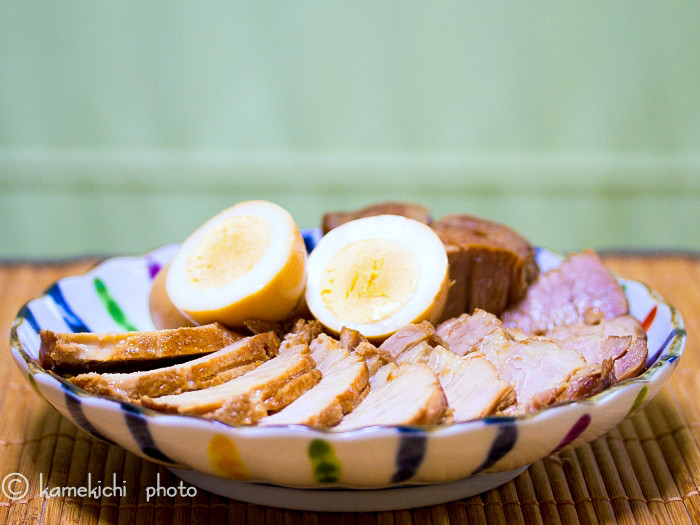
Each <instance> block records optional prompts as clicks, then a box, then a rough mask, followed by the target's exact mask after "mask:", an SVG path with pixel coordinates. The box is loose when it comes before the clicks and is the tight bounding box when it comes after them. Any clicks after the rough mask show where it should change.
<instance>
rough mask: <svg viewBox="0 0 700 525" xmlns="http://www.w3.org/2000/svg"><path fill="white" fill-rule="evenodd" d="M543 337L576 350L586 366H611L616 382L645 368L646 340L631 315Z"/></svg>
mask: <svg viewBox="0 0 700 525" xmlns="http://www.w3.org/2000/svg"><path fill="white" fill-rule="evenodd" d="M546 337H548V338H549V339H552V340H554V341H556V342H557V343H559V344H560V345H561V346H562V347H564V348H568V349H571V350H575V351H577V352H579V353H581V355H583V357H584V358H585V359H586V361H588V362H589V363H598V364H601V365H602V364H603V363H604V362H605V361H606V360H611V361H612V363H613V367H614V371H615V377H616V379H617V381H622V380H623V379H628V378H630V377H635V376H637V375H639V374H640V373H641V372H642V371H643V370H644V368H645V367H646V361H647V355H648V348H647V337H646V334H645V333H644V329H643V328H642V325H641V323H640V322H639V321H638V320H637V319H636V318H635V317H632V316H631V315H621V316H619V317H615V318H614V319H603V320H601V321H600V322H599V323H597V324H585V323H576V324H573V325H567V326H560V327H557V328H555V329H554V330H551V331H549V332H547V334H546Z"/></svg>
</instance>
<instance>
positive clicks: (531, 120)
mask: <svg viewBox="0 0 700 525" xmlns="http://www.w3.org/2000/svg"><path fill="white" fill-rule="evenodd" d="M699 20H700V3H699V2H696V1H693V2H690V1H689V2H586V3H583V2H566V3H546V2H484V3H471V2H466V3H465V2H226V3H216V2H144V3H140V2H108V3H107V2H3V3H2V4H0V258H16V257H20V258H23V257H61V256H71V255H79V254H85V253H89V254H96V253H99V254H115V253H120V254H121V253H124V254H129V253H141V252H143V251H146V250H149V249H151V248H154V247H156V246H158V245H160V244H164V243H168V242H175V241H179V240H181V239H182V238H184V237H185V236H186V235H187V234H188V233H189V232H190V231H192V230H193V229H194V228H195V227H197V226H198V225H199V224H200V223H201V222H203V221H204V220H206V219H207V218H209V217H210V216H211V215H213V214H215V213H216V212H218V211H219V210H221V209H223V208H225V207H227V206H229V205H231V204H233V203H235V202H237V201H240V200H246V199H251V198H263V199H269V200H273V201H275V202H277V203H279V204H281V205H282V206H284V207H286V208H287V209H288V210H289V211H290V212H291V213H292V214H293V215H294V216H295V217H296V219H297V222H298V223H299V225H300V226H302V227H307V226H315V225H317V224H319V222H320V217H321V215H322V213H323V212H324V211H325V210H331V209H347V208H354V207H359V206H363V205H365V204H368V203H370V202H376V201H379V200H386V199H394V200H398V199H403V200H415V201H418V202H421V203H423V204H425V205H427V206H429V207H430V208H431V210H432V211H433V213H434V214H435V215H436V216H440V215H442V214H443V213H454V212H468V213H475V214H478V215H482V216H484V217H488V218H491V219H494V220H498V221H501V222H504V223H507V224H509V225H511V226H512V227H514V228H516V229H518V230H519V231H521V232H522V233H523V234H524V235H526V236H527V237H528V238H530V239H531V240H532V242H534V243H536V244H538V245H541V246H546V247H550V248H553V249H556V250H560V251H570V250H576V249H579V248H583V247H593V248H596V249H610V248H641V249H649V248H650V249H660V248H680V249H690V250H698V249H700V31H699V30H698V21H699Z"/></svg>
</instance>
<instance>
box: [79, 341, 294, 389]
mask: <svg viewBox="0 0 700 525" xmlns="http://www.w3.org/2000/svg"><path fill="white" fill-rule="evenodd" d="M279 345H280V341H279V339H278V338H277V336H276V335H275V334H274V333H272V332H266V333H262V334H259V335H255V336H252V337H246V338H244V339H240V340H239V341H236V342H235V343H233V344H230V345H229V346H227V347H225V348H222V349H221V350H219V351H217V352H214V353H212V354H208V355H205V356H202V357H200V358H198V359H194V360H192V361H188V362H186V363H182V364H178V365H172V366H169V367H164V368H156V369H154V370H145V371H141V372H131V373H111V374H110V373H104V374H98V373H95V372H90V373H87V374H79V375H77V376H75V377H72V378H70V380H69V381H70V382H71V383H73V384H74V385H76V386H78V387H80V388H82V389H83V390H85V391H86V392H88V393H90V394H95V395H100V396H108V397H112V398H115V399H120V400H122V401H130V402H132V403H138V402H139V399H140V398H141V396H149V397H159V396H163V395H169V394H180V393H182V392H188V391H191V390H200V389H202V388H209V387H211V386H215V385H218V384H221V383H225V382H226V381H229V380H231V379H233V378H236V377H238V376H241V375H243V374H245V373H246V372H249V371H250V370H253V369H254V368H257V367H258V366H259V365H261V364H262V363H263V362H265V361H267V360H268V359H270V358H271V357H274V356H275V355H277V350H278V348H279Z"/></svg>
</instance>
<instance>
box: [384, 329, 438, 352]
mask: <svg viewBox="0 0 700 525" xmlns="http://www.w3.org/2000/svg"><path fill="white" fill-rule="evenodd" d="M421 342H427V343H428V344H430V346H436V345H439V344H443V341H442V339H441V338H440V336H438V334H437V332H436V330H435V327H434V326H433V325H432V324H431V323H430V322H429V321H422V322H420V323H417V324H415V323H411V324H407V325H406V326H404V327H402V328H399V329H398V330H397V331H396V332H395V333H394V334H392V335H391V336H390V337H389V338H388V339H386V340H385V341H384V342H383V343H382V344H381V345H380V346H379V348H380V349H382V350H383V351H384V352H386V353H388V354H389V355H390V356H391V357H392V358H394V359H396V358H397V357H399V356H400V355H401V354H402V353H404V352H406V351H407V350H408V349H409V348H411V347H412V346H415V345H417V344H419V343H421Z"/></svg>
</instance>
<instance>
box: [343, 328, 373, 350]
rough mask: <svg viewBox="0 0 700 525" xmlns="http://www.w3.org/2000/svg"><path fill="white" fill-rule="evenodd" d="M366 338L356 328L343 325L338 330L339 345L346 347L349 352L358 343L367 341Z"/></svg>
mask: <svg viewBox="0 0 700 525" xmlns="http://www.w3.org/2000/svg"><path fill="white" fill-rule="evenodd" d="M368 342H369V341H368V340H367V338H366V337H365V336H364V335H362V334H361V333H360V332H358V331H357V330H353V329H352V328H348V327H347V326H343V328H342V329H341V330H340V346H342V347H343V348H347V349H348V350H350V351H351V352H352V351H354V350H355V348H357V347H358V346H359V345H360V343H368Z"/></svg>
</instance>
